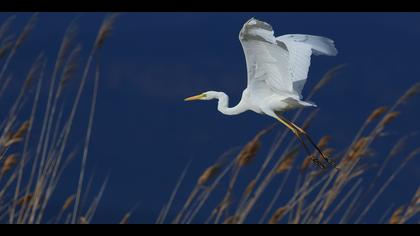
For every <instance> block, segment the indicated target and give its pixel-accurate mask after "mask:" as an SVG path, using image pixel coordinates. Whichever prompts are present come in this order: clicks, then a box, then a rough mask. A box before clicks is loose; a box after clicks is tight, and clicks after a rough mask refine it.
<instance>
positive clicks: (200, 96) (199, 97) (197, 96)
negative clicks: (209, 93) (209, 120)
mask: <svg viewBox="0 0 420 236" xmlns="http://www.w3.org/2000/svg"><path fill="white" fill-rule="evenodd" d="M205 97H206V94H204V93H202V94H200V95H196V96H192V97H189V98H186V99H184V101H187V102H189V101H194V100H202V99H203V98H205Z"/></svg>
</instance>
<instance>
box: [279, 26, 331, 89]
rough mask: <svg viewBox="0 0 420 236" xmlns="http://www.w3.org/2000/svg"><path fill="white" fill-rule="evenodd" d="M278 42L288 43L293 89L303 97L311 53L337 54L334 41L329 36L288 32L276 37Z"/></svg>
mask: <svg viewBox="0 0 420 236" xmlns="http://www.w3.org/2000/svg"><path fill="white" fill-rule="evenodd" d="M276 40H277V42H282V43H284V44H285V45H286V47H287V50H288V51H289V76H290V79H291V80H292V81H293V89H294V90H295V91H296V92H297V93H298V94H299V97H302V95H301V93H302V89H303V86H304V85H305V83H306V80H307V78H308V72H309V67H310V65H311V55H312V53H313V54H314V55H329V56H335V55H336V54H337V49H336V48H335V46H334V41H332V40H331V39H328V38H324V37H320V36H313V35H303V34H288V35H283V36H280V37H277V38H276Z"/></svg>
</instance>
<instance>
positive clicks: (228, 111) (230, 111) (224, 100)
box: [216, 92, 247, 115]
mask: <svg viewBox="0 0 420 236" xmlns="http://www.w3.org/2000/svg"><path fill="white" fill-rule="evenodd" d="M216 99H218V100H219V102H218V104H217V110H219V111H220V112H221V113H223V114H225V115H237V114H239V113H242V112H244V111H246V110H247V108H246V107H245V106H244V104H243V103H242V100H241V101H240V102H239V103H238V105H236V106H234V107H228V106H229V97H228V95H226V94H225V93H223V92H218V93H217V96H216Z"/></svg>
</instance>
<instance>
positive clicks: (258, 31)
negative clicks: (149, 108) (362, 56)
mask: <svg viewBox="0 0 420 236" xmlns="http://www.w3.org/2000/svg"><path fill="white" fill-rule="evenodd" d="M239 40H240V42H241V44H242V48H243V50H244V53H245V58H246V66H247V70H248V86H247V88H246V89H245V90H244V91H243V93H242V98H241V101H240V102H239V104H238V105H236V106H234V107H228V103H229V97H228V96H227V95H226V94H225V93H223V92H216V91H208V92H205V93H202V94H200V95H197V96H192V97H189V98H186V99H185V101H193V100H211V99H218V100H219V102H218V107H217V109H218V110H219V111H220V112H221V113H223V114H225V115H237V114H239V113H242V112H245V111H247V110H251V111H254V112H256V113H260V114H265V115H268V116H271V117H273V118H275V119H277V120H278V121H280V122H281V123H282V124H284V125H285V126H286V127H287V128H289V129H290V130H291V131H292V132H293V133H294V134H295V135H296V136H297V138H298V139H299V141H300V142H301V143H302V145H303V146H304V147H305V149H306V151H307V152H308V153H309V154H310V151H309V149H308V148H307V146H306V145H305V142H304V141H303V139H302V135H303V136H304V137H306V138H307V139H308V140H309V141H310V143H311V144H312V145H313V146H314V147H315V149H316V150H317V151H318V152H319V153H320V155H321V156H322V157H323V158H324V159H325V160H326V161H327V162H328V163H329V164H331V165H333V162H332V161H331V160H329V159H328V158H327V157H325V156H324V154H323V153H322V151H321V150H320V149H319V148H318V147H317V145H316V144H315V143H314V142H313V141H312V139H311V138H310V137H309V135H308V134H307V133H306V132H305V131H304V130H303V129H302V128H300V127H299V126H297V125H296V124H294V123H293V122H291V121H289V120H287V119H286V118H284V117H283V116H282V115H281V113H282V112H284V111H287V110H290V109H296V108H303V107H315V106H316V105H315V104H314V103H312V102H308V101H303V100H302V94H301V93H302V89H303V86H304V85H305V82H306V79H307V76H308V71H309V66H310V60H311V55H312V54H314V55H328V56H335V55H336V54H337V50H336V48H335V46H334V42H333V41H332V40H331V39H328V38H324V37H320V36H313V35H304V34H288V35H283V36H280V37H275V36H274V31H273V28H272V27H271V25H269V24H268V23H266V22H263V21H259V20H257V19H255V18H252V19H250V20H248V21H247V22H246V23H245V24H244V26H243V27H242V29H241V31H240V33H239ZM310 156H312V155H310ZM312 160H313V161H314V162H315V164H317V165H318V166H320V167H321V168H325V167H326V166H325V165H324V164H322V163H321V162H320V161H319V160H318V159H317V158H314V157H312Z"/></svg>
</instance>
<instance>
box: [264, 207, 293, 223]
mask: <svg viewBox="0 0 420 236" xmlns="http://www.w3.org/2000/svg"><path fill="white" fill-rule="evenodd" d="M287 210H288V208H287V207H285V206H284V207H280V208H278V209H277V210H276V212H274V214H273V216H272V217H271V219H270V220H269V221H268V223H269V224H277V223H278V222H279V221H280V220H281V219H282V218H283V216H284V215H285V213H286V212H287Z"/></svg>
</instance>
